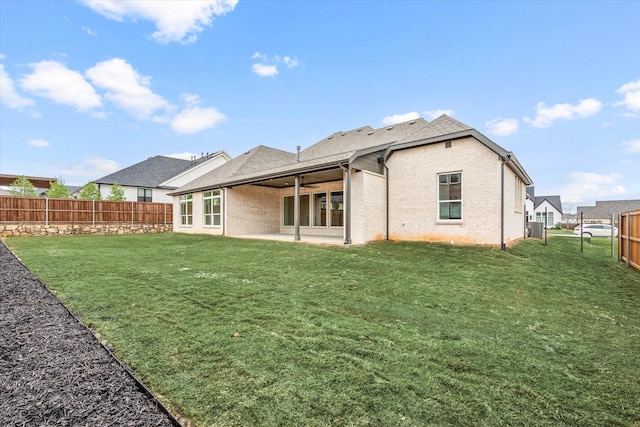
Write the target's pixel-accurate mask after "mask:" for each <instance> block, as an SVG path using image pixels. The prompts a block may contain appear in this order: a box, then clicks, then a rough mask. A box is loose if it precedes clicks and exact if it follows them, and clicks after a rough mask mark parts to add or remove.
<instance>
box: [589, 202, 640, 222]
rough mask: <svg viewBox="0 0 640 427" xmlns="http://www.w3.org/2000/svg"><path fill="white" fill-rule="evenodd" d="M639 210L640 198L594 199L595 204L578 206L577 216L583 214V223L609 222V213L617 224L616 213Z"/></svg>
mask: <svg viewBox="0 0 640 427" xmlns="http://www.w3.org/2000/svg"><path fill="white" fill-rule="evenodd" d="M637 210H640V200H604V201H596V205H595V206H578V209H577V218H578V222H580V217H581V215H583V218H584V223H585V224H611V215H613V218H614V223H615V224H616V225H617V221H618V215H620V214H621V213H623V212H630V211H637Z"/></svg>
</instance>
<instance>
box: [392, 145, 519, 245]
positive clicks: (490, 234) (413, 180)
mask: <svg viewBox="0 0 640 427" xmlns="http://www.w3.org/2000/svg"><path fill="white" fill-rule="evenodd" d="M388 167H389V170H390V173H389V200H390V213H389V215H390V221H389V237H390V239H391V240H423V241H433V242H451V241H453V242H454V244H473V245H493V246H499V245H500V203H501V202H500V199H501V184H500V168H501V161H500V160H499V158H498V155H497V154H496V153H494V152H493V151H491V150H489V149H488V148H487V147H486V146H484V145H483V144H481V143H480V142H478V141H476V140H475V139H474V138H465V139H462V140H456V141H452V143H451V147H450V148H445V144H444V143H439V144H432V145H428V146H421V147H416V148H411V149H408V150H403V151H396V152H394V153H393V154H392V156H391V157H390V158H389V161H388ZM450 172H462V220H461V221H439V220H438V200H437V197H438V181H437V176H438V174H439V173H450ZM513 176H514V175H513V172H511V171H510V169H509V168H508V167H505V184H508V183H511V186H510V187H509V185H507V186H506V189H505V196H506V201H507V202H508V201H509V199H510V200H511V201H510V203H506V206H505V231H506V232H505V241H507V242H508V241H510V240H514V239H517V238H520V237H521V236H522V234H523V233H524V231H523V225H522V224H523V221H524V217H523V216H522V213H520V214H516V213H515V211H514V206H515V203H514V200H513V199H514V192H515V189H514V185H513V182H514V178H513ZM523 193H524V189H523ZM521 204H522V205H524V199H523V200H522V203H521ZM520 210H522V209H520Z"/></svg>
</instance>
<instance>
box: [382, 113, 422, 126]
mask: <svg viewBox="0 0 640 427" xmlns="http://www.w3.org/2000/svg"><path fill="white" fill-rule="evenodd" d="M419 117H420V114H418V113H417V112H416V111H411V112H410V113H404V114H394V115H393V116H387V117H385V118H384V119H382V124H383V125H385V126H390V125H395V124H396V123H402V122H408V121H409V120H415V119H417V118H419Z"/></svg>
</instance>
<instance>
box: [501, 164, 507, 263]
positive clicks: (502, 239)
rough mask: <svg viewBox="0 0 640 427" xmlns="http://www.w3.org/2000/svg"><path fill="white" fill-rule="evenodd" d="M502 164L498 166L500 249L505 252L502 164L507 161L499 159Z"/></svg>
mask: <svg viewBox="0 0 640 427" xmlns="http://www.w3.org/2000/svg"><path fill="white" fill-rule="evenodd" d="M500 160H502V163H501V164H500V249H502V250H503V251H505V250H507V246H506V245H505V243H504V164H505V163H506V162H508V161H509V159H508V156H507V157H501V158H500Z"/></svg>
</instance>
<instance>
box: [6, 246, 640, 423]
mask: <svg viewBox="0 0 640 427" xmlns="http://www.w3.org/2000/svg"><path fill="white" fill-rule="evenodd" d="M6 243H7V244H8V245H9V246H10V247H11V248H12V249H13V250H14V251H15V252H16V253H17V254H18V255H19V256H20V257H21V258H22V260H23V261H24V262H25V264H26V265H28V266H29V267H30V268H31V270H32V271H33V272H34V273H35V274H37V275H38V276H39V277H40V278H41V279H42V280H43V281H44V282H45V283H47V285H48V286H49V287H50V288H51V289H52V290H53V291H54V292H55V293H56V294H57V295H59V296H60V298H62V300H63V301H65V303H66V304H67V305H68V306H69V307H70V308H71V309H72V310H73V311H74V312H76V313H78V315H79V316H80V317H81V319H82V320H83V322H85V323H86V324H88V325H90V326H91V327H92V328H93V329H94V330H95V331H96V332H97V334H99V336H100V337H101V338H102V339H103V340H105V341H107V342H108V343H109V344H110V345H111V346H112V347H113V348H114V351H115V353H116V355H117V356H118V357H119V358H120V359H121V360H122V361H124V362H125V363H126V364H128V365H129V366H131V367H132V368H133V369H134V370H135V372H136V374H137V376H138V377H140V378H141V379H142V380H143V381H144V382H145V384H146V385H147V386H148V387H149V388H150V389H151V390H152V391H153V392H154V393H156V395H158V396H160V398H161V399H162V400H163V402H165V403H166V404H167V405H168V406H169V407H170V408H171V409H172V411H174V412H175V413H177V414H179V415H180V416H181V417H182V419H183V421H186V423H189V424H191V423H192V425H197V426H210V425H213V426H218V425H219V426H227V425H241V426H248V425H286V426H293V425H304V426H313V425H324V426H328V425H345V426H346V425H349V426H356V425H375V426H393V425H398V426H405V425H406V426H416V425H486V426H500V425H505V426H512V425H553V426H556V425H580V426H584V425H628V426H633V425H635V426H637V425H639V424H640V356H639V355H640V273H638V272H637V271H634V270H632V269H629V268H627V267H626V266H624V265H623V264H619V263H618V262H617V259H615V258H611V257H610V256H609V251H610V244H609V240H608V239H591V243H585V245H584V253H582V254H581V253H580V245H579V241H578V239H574V238H569V237H553V238H550V239H549V240H548V245H547V246H545V245H544V244H543V242H542V241H540V240H527V241H524V242H521V243H520V244H518V245H517V246H515V247H514V248H511V249H509V251H507V252H501V251H499V250H496V249H486V248H469V247H459V246H449V245H435V244H425V243H376V244H370V245H367V246H363V247H354V248H350V249H345V248H330V247H320V246H311V245H305V244H295V243H283V242H279V243H278V242H267V241H248V240H240V239H229V238H223V237H211V236H194V235H180V234H165V235H146V236H104V237H62V238H52V237H45V238H37V237H29V238H9V239H7V240H6ZM235 334H237V336H235Z"/></svg>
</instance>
